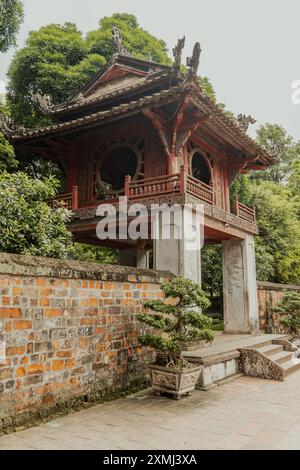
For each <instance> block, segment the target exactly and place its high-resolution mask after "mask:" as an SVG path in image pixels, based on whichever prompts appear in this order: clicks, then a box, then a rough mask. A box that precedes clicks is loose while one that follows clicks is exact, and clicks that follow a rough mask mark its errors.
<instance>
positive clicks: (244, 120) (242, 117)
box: [237, 114, 256, 132]
mask: <svg viewBox="0 0 300 470" xmlns="http://www.w3.org/2000/svg"><path fill="white" fill-rule="evenodd" d="M237 119H238V123H239V127H240V129H242V130H243V131H244V132H247V130H248V127H249V124H255V123H256V119H254V118H253V117H252V116H251V115H250V114H249V116H246V114H239V115H238V117H237Z"/></svg>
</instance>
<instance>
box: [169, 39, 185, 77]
mask: <svg viewBox="0 0 300 470" xmlns="http://www.w3.org/2000/svg"><path fill="white" fill-rule="evenodd" d="M184 45H185V36H183V37H182V38H181V39H180V38H179V39H178V40H177V44H176V46H175V47H174V48H173V49H172V52H173V57H174V62H173V70H174V71H175V72H179V71H180V67H181V57H182V51H183V48H184Z"/></svg>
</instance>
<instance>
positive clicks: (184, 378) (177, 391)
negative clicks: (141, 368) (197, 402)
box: [149, 364, 202, 400]
mask: <svg viewBox="0 0 300 470" xmlns="http://www.w3.org/2000/svg"><path fill="white" fill-rule="evenodd" d="M149 368H150V378H151V386H152V389H153V390H154V392H155V393H157V394H161V393H168V394H170V395H172V396H173V398H175V399H177V400H178V399H180V398H181V397H182V396H183V395H189V394H190V392H192V391H193V390H195V387H196V383H197V381H198V378H199V375H200V372H201V370H202V366H196V367H191V368H186V369H172V368H170V367H164V366H159V365H156V364H151V365H150V366H149Z"/></svg>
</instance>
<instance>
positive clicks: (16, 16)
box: [0, 0, 24, 52]
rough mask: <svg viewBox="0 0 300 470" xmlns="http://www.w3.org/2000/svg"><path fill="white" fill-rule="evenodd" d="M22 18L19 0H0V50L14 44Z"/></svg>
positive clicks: (2, 50)
mask: <svg viewBox="0 0 300 470" xmlns="http://www.w3.org/2000/svg"><path fill="white" fill-rule="evenodd" d="M23 18H24V9H23V3H22V2H21V1H20V0H0V52H7V51H8V49H9V48H10V47H11V46H16V35H17V33H18V32H19V29H20V24H21V23H22V21H23Z"/></svg>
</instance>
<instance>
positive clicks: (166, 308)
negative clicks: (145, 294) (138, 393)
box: [137, 278, 214, 368]
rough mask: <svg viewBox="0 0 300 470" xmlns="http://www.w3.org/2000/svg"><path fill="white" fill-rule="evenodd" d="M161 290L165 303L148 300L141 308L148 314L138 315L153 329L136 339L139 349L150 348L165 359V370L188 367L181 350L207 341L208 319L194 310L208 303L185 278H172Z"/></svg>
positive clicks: (199, 289)
mask: <svg viewBox="0 0 300 470" xmlns="http://www.w3.org/2000/svg"><path fill="white" fill-rule="evenodd" d="M161 289H162V291H163V293H164V295H165V298H166V300H165V301H163V300H150V301H147V302H145V303H144V306H145V307H147V308H149V309H151V310H152V311H153V312H152V313H139V314H138V315H137V318H138V320H139V321H140V322H142V323H144V324H146V325H147V326H149V327H152V328H153V329H152V330H151V332H146V333H145V334H143V335H141V336H139V342H140V343H141V344H142V345H143V346H151V347H153V348H154V349H155V350H156V351H157V352H159V353H162V354H163V355H164V357H165V362H166V364H165V365H166V366H167V367H176V368H185V367H189V366H190V363H188V362H187V361H186V360H185V359H184V358H183V355H182V351H183V350H184V348H185V347H186V344H187V343H189V342H193V341H197V340H201V341H204V342H211V341H212V340H213V337H214V333H213V332H212V331H211V330H210V326H211V325H212V319H211V318H209V317H207V316H206V315H204V314H203V313H200V312H199V311H197V310H194V309H195V308H196V307H197V308H198V310H199V307H200V308H202V309H205V308H208V307H209V305H210V301H209V299H208V297H207V295H206V294H205V292H203V291H202V290H201V288H200V286H199V285H198V284H196V283H195V282H193V281H190V280H188V279H183V278H174V279H172V280H171V281H170V282H167V283H164V284H162V286H161Z"/></svg>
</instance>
